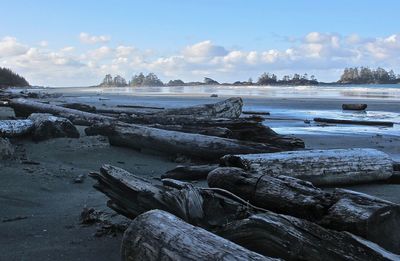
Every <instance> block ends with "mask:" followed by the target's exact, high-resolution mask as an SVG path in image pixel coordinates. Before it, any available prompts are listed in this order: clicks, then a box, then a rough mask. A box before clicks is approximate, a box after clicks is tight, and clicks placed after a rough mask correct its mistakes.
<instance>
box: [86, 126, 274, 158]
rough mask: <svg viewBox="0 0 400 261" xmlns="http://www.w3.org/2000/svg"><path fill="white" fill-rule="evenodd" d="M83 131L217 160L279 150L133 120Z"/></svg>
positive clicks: (123, 142)
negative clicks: (135, 122) (130, 122)
mask: <svg viewBox="0 0 400 261" xmlns="http://www.w3.org/2000/svg"><path fill="white" fill-rule="evenodd" d="M86 133H87V134H89V135H93V134H99V135H104V136H108V138H109V140H110V144H112V145H116V146H124V147H129V148H133V149H152V150H156V151H159V152H164V153H168V154H169V155H171V154H183V155H187V156H190V157H194V158H200V159H207V160H217V159H218V158H220V157H222V156H223V155H226V154H232V153H237V152H239V153H243V154H246V153H262V152H276V151H281V149H280V148H277V147H274V146H273V145H266V144H261V143H255V142H246V141H239V140H233V139H226V138H220V137H214V136H206V135H201V134H192V133H184V132H177V131H167V130H161V129H156V128H150V127H145V126H140V125H134V124H123V123H113V124H95V125H92V126H91V127H89V128H87V131H86Z"/></svg>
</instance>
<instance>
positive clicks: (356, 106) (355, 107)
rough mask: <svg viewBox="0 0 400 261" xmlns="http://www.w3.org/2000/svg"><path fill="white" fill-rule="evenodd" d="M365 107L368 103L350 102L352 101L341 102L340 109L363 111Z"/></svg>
mask: <svg viewBox="0 0 400 261" xmlns="http://www.w3.org/2000/svg"><path fill="white" fill-rule="evenodd" d="M367 107H368V105H367V104H365V103H364V104H363V103H360V104H352V103H347V104H346V103H345V104H342V109H343V110H352V111H363V110H365V109H366V108H367Z"/></svg>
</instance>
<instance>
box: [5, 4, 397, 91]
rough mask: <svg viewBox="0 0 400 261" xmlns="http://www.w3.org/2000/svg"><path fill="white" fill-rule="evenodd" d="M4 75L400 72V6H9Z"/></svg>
mask: <svg viewBox="0 0 400 261" xmlns="http://www.w3.org/2000/svg"><path fill="white" fill-rule="evenodd" d="M0 10H1V15H0V67H8V68H10V69H12V70H14V71H16V72H17V73H19V74H21V75H23V76H24V77H25V78H27V80H28V81H29V82H30V83H31V84H33V85H44V86H87V85H94V84H98V83H99V82H100V81H101V80H102V78H103V77H104V75H105V74H107V73H110V74H112V75H114V76H115V75H117V74H120V75H121V76H123V77H125V78H126V79H127V80H129V79H130V78H131V77H132V76H133V75H134V74H137V73H139V72H144V73H149V72H154V73H156V74H157V75H158V76H159V78H160V79H161V80H163V81H169V80H171V79H182V80H184V81H202V79H203V78H204V77H211V78H213V79H216V80H217V81H220V82H233V81H237V80H240V81H245V80H247V79H249V78H250V77H251V78H252V79H254V80H257V78H258V76H259V75H260V74H261V73H262V72H271V73H275V74H277V75H278V76H279V77H281V76H283V75H285V74H293V73H300V74H304V73H307V74H308V75H315V76H316V78H317V79H318V80H320V81H335V80H337V79H338V77H339V76H340V74H341V72H342V71H343V69H344V68H345V67H352V66H368V67H371V68H375V67H378V66H379V67H383V68H385V69H393V70H395V72H398V73H400V19H399V18H398V10H400V1H398V0H380V1H378V0H375V1H372V0H353V1H349V0H346V1H345V0H335V1H322V0H296V1H294V0H279V1H278V0H275V1H267V0H247V1H246V0H181V1H178V0H147V1H145V0H142V1H135V0H131V1H129V0H126V1H124V0H115V1H105V0H104V1H100V0H98V1H93V0H81V1H76V0H69V1H54V0H53V1H44V0H35V1H26V0H25V1H22V0H13V1H6V0H0Z"/></svg>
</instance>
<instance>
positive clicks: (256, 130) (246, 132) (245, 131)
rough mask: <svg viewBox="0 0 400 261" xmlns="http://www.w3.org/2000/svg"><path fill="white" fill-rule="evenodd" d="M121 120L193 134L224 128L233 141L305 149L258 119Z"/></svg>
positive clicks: (170, 117)
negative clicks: (179, 129) (197, 131)
mask: <svg viewBox="0 0 400 261" xmlns="http://www.w3.org/2000/svg"><path fill="white" fill-rule="evenodd" d="M119 119H120V120H121V121H124V122H128V123H135V124H147V125H153V126H154V125H157V128H164V129H167V128H168V127H163V126H181V129H182V131H184V130H186V131H185V132H192V131H190V130H196V128H199V129H200V130H202V129H210V128H224V129H228V130H229V133H228V134H229V135H228V137H229V138H231V139H238V140H246V141H254V142H260V143H271V144H275V146H279V147H280V148H282V149H285V150H293V149H297V148H304V142H303V141H302V140H301V139H299V138H296V137H288V136H284V135H279V134H278V133H276V132H275V131H273V130H272V129H271V128H269V127H268V126H265V125H263V124H262V122H261V121H260V119H259V118H257V117H249V118H239V119H209V118H194V117H188V116H186V115H183V116H180V115H165V116H159V115H136V116H129V115H124V116H121V117H119ZM188 130H189V131H188ZM214 132H215V131H214ZM216 136H220V135H216Z"/></svg>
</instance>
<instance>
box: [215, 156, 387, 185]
mask: <svg viewBox="0 0 400 261" xmlns="http://www.w3.org/2000/svg"><path fill="white" fill-rule="evenodd" d="M221 161H222V163H223V164H224V165H226V166H233V167H241V168H244V169H246V170H250V171H259V172H261V173H263V174H268V175H272V176H277V175H285V176H291V177H296V178H299V179H303V180H307V181H310V182H312V183H313V184H315V185H321V186H331V185H337V184H357V183H365V182H372V181H378V180H385V179H388V178H389V177H390V176H391V175H392V174H393V161H392V160H391V158H390V157H389V156H388V155H387V154H386V153H383V152H381V151H378V150H375V149H333V150H309V151H291V152H280V153H264V154H253V155H251V154H249V155H227V156H225V157H223V158H222V159H221Z"/></svg>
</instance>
